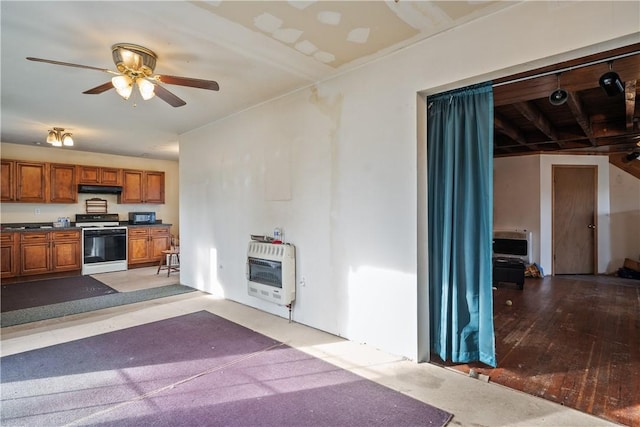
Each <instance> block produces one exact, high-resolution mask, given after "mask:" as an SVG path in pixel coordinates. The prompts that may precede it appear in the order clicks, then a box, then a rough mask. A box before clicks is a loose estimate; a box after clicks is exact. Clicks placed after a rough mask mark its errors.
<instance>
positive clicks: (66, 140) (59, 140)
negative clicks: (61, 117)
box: [47, 128, 73, 147]
mask: <svg viewBox="0 0 640 427" xmlns="http://www.w3.org/2000/svg"><path fill="white" fill-rule="evenodd" d="M47 143H49V144H51V145H53V146H54V147H62V146H63V145H64V146H65V147H72V146H73V138H71V133H69V132H65V131H64V129H63V128H53V129H52V130H49V133H48V134H47Z"/></svg>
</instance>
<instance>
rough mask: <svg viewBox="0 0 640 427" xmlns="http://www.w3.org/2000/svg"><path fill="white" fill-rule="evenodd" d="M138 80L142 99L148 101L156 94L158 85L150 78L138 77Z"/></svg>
mask: <svg viewBox="0 0 640 427" xmlns="http://www.w3.org/2000/svg"><path fill="white" fill-rule="evenodd" d="M136 82H137V83H138V89H140V95H142V99H144V100H145V101H148V100H150V99H151V98H153V97H154V96H156V94H155V92H154V90H155V88H156V85H154V84H153V83H151V82H150V81H149V80H147V79H143V78H140V79H137V81H136Z"/></svg>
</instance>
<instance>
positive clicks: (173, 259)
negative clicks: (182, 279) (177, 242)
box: [156, 248, 180, 277]
mask: <svg viewBox="0 0 640 427" xmlns="http://www.w3.org/2000/svg"><path fill="white" fill-rule="evenodd" d="M162 255H163V256H162V257H161V258H160V264H158V271H157V272H156V274H159V273H160V270H163V269H165V268H166V269H167V277H169V275H170V274H171V272H172V271H180V249H177V248H176V249H167V250H164V251H162Z"/></svg>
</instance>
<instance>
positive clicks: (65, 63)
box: [27, 56, 120, 75]
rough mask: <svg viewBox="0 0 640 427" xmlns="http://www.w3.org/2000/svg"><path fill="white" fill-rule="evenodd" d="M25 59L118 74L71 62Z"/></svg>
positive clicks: (105, 69)
mask: <svg viewBox="0 0 640 427" xmlns="http://www.w3.org/2000/svg"><path fill="white" fill-rule="evenodd" d="M27 59H28V60H29V61H36V62H46V63H47V64H53V65H64V66H65V67H75V68H85V69H87V70H95V71H102V72H104V73H109V74H117V75H118V74H120V73H118V72H116V71H111V70H109V69H107V68H98V67H91V66H89V65H80V64H72V63H71V62H61V61H54V60H51V59H42V58H33V57H31V56H28V57H27Z"/></svg>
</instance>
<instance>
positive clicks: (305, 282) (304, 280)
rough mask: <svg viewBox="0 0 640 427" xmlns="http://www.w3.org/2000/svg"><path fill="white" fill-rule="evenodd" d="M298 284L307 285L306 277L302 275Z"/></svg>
mask: <svg viewBox="0 0 640 427" xmlns="http://www.w3.org/2000/svg"><path fill="white" fill-rule="evenodd" d="M300 286H302V287H304V286H307V279H305V278H304V276H302V277H301V278H300Z"/></svg>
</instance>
